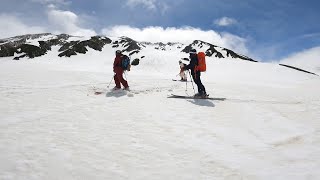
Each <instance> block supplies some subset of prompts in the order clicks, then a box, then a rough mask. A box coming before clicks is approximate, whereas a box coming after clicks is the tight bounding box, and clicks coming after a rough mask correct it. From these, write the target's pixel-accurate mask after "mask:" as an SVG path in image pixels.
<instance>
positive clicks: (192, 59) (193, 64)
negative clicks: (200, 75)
mask: <svg viewBox="0 0 320 180" xmlns="http://www.w3.org/2000/svg"><path fill="white" fill-rule="evenodd" d="M195 65H196V61H195V59H194V58H191V60H190V63H189V64H188V65H186V66H185V67H184V68H183V69H184V70H188V69H192V68H194V67H195Z"/></svg>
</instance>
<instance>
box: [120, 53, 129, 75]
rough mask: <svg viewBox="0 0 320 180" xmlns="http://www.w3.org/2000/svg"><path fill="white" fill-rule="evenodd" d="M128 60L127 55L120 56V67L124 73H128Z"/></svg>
mask: <svg viewBox="0 0 320 180" xmlns="http://www.w3.org/2000/svg"><path fill="white" fill-rule="evenodd" d="M130 66H131V65H130V58H129V57H128V56H127V55H123V56H122V60H121V67H122V69H123V70H125V71H130Z"/></svg>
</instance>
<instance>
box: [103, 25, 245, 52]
mask: <svg viewBox="0 0 320 180" xmlns="http://www.w3.org/2000/svg"><path fill="white" fill-rule="evenodd" d="M102 34H104V35H106V36H111V37H120V36H127V37H130V38H132V39H135V40H137V41H148V42H164V43H166V42H181V43H191V42H192V41H193V40H203V41H206V42H209V43H212V44H215V45H218V46H221V47H225V48H229V49H232V50H234V51H236V52H239V53H242V54H245V55H248V50H247V47H246V40H245V39H243V38H241V37H238V36H236V35H232V34H228V33H222V34H219V33H217V32H215V31H213V30H208V31H204V30H201V29H198V28H193V27H181V28H174V27H169V28H162V27H146V28H143V29H139V28H134V27H130V26H124V25H122V26H113V27H110V28H105V29H103V30H102Z"/></svg>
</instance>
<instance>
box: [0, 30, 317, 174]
mask: <svg viewBox="0 0 320 180" xmlns="http://www.w3.org/2000/svg"><path fill="white" fill-rule="evenodd" d="M0 43H1V56H5V57H2V58H0V179H6V180H7V179H29V180H39V179H114V180H123V179H134V180H135V179H137V180H138V179H155V180H156V179H185V180H188V179H190V180H191V179H217V180H225V179H246V180H247V179H248V180H256V179H261V180H269V179H290V180H301V179H310V180H317V179H320V172H319V166H320V158H319V152H320V124H319V120H320V119H319V117H320V94H319V92H320V77H319V76H315V75H313V74H309V73H302V72H300V71H296V70H293V69H289V68H285V67H282V66H279V64H277V63H262V62H261V63H255V62H252V61H250V58H247V57H245V56H242V55H239V54H236V53H232V52H231V51H230V50H227V49H224V48H221V47H217V46H214V45H211V44H209V43H206V42H202V41H194V42H191V43H190V44H188V45H184V44H181V43H166V44H165V43H150V42H137V41H134V40H132V39H130V38H128V37H120V38H111V37H110V38H108V37H102V36H95V37H88V38H84V37H73V36H69V35H52V34H42V35H27V36H18V37H14V38H9V39H5V40H1V42H0ZM190 47H192V48H197V49H198V50H199V51H200V50H203V51H206V53H207V55H208V56H207V71H206V72H204V73H201V80H202V82H203V84H204V86H205V87H206V91H207V93H208V94H210V97H216V98H226V100H224V101H218V100H213V101H212V100H207V99H173V98H167V97H168V96H169V95H171V94H177V95H193V94H194V93H195V91H196V89H197V88H196V85H195V84H194V83H193V82H190V76H189V74H187V76H188V80H189V81H188V82H180V81H172V79H179V76H178V73H179V72H180V68H179V65H178V61H179V60H180V59H181V58H184V57H188V54H187V53H186V52H187V51H188V48H190ZM116 49H121V50H123V51H124V52H125V53H126V54H128V55H130V54H131V57H132V59H133V58H139V59H140V64H139V65H137V66H133V67H131V71H129V72H126V73H125V74H124V77H125V78H126V79H127V80H128V83H129V86H130V89H131V90H130V91H124V90H117V91H112V90H111V89H112V88H113V87H114V82H113V78H114V73H113V60H114V56H115V55H114V52H115V50H116ZM184 51H185V52H184ZM23 55H25V56H24V57H22V56H23ZM210 55H211V56H210ZM68 56H70V57H68ZM143 56H144V58H142V57H143ZM28 57H34V58H28ZM13 58H16V59H19V61H14V60H12V59H13ZM96 91H100V92H102V94H100V95H95V92H96Z"/></svg>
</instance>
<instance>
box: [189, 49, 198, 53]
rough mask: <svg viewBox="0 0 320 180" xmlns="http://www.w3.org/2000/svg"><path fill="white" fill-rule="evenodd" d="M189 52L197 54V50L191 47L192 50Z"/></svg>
mask: <svg viewBox="0 0 320 180" xmlns="http://www.w3.org/2000/svg"><path fill="white" fill-rule="evenodd" d="M189 53H190V54H197V50H195V49H191V50H190V51H189Z"/></svg>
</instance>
